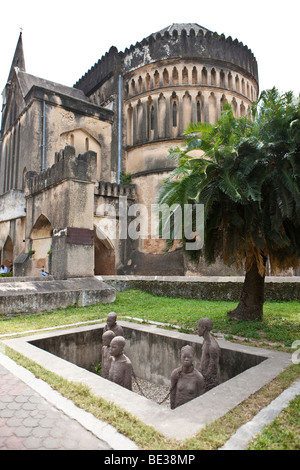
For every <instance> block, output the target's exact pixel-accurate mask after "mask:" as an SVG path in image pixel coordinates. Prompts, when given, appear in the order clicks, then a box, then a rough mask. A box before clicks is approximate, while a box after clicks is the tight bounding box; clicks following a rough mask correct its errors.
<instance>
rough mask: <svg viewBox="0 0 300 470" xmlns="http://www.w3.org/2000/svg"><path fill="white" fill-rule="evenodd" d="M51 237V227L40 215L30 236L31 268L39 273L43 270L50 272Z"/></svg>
mask: <svg viewBox="0 0 300 470" xmlns="http://www.w3.org/2000/svg"><path fill="white" fill-rule="evenodd" d="M52 235H53V227H52V225H51V223H50V221H49V220H48V219H47V217H45V216H44V215H40V217H39V218H38V219H37V221H36V223H35V224H34V226H33V228H32V230H31V234H30V253H31V257H32V260H33V268H36V269H38V270H39V271H40V270H41V269H42V268H44V270H45V271H46V272H48V273H50V272H51V249H52Z"/></svg>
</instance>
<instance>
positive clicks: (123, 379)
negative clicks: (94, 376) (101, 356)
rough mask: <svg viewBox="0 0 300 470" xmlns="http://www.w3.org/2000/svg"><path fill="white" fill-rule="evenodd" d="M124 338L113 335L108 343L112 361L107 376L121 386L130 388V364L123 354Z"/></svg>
mask: <svg viewBox="0 0 300 470" xmlns="http://www.w3.org/2000/svg"><path fill="white" fill-rule="evenodd" d="M124 347H125V338H123V336H115V338H113V339H112V341H111V343H110V354H111V356H112V361H111V365H110V369H109V375H108V378H109V380H110V381H112V382H115V383H116V384H118V385H121V386H122V387H125V388H128V390H132V364H131V361H130V359H129V358H128V357H127V356H125V354H124Z"/></svg>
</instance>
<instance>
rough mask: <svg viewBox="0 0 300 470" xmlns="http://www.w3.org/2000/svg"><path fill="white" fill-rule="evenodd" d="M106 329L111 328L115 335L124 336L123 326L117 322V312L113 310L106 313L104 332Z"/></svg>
mask: <svg viewBox="0 0 300 470" xmlns="http://www.w3.org/2000/svg"><path fill="white" fill-rule="evenodd" d="M108 330H112V331H113V332H114V334H115V335H116V336H124V333H123V328H122V327H121V326H120V325H118V324H117V314H116V313H115V312H110V313H109V314H108V315H107V318H106V325H105V327H104V330H103V332H104V333H105V332H106V331H108Z"/></svg>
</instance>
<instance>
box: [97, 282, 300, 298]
mask: <svg viewBox="0 0 300 470" xmlns="http://www.w3.org/2000/svg"><path fill="white" fill-rule="evenodd" d="M102 278H103V280H104V281H105V282H106V283H107V284H109V285H111V286H113V287H115V288H116V289H117V290H118V291H123V290H128V289H139V290H143V291H146V292H149V293H150V294H154V295H159V296H164V297H181V298H187V299H202V300H222V301H234V302H236V301H238V300H239V298H240V295H241V291H242V286H243V282H244V278H243V277H196V276H195V277H194V276H191V277H185V276H174V277H167V276H165V277H164V276H153V277H151V276H144V277H143V276H114V277H111V276H102ZM265 300H266V301H278V302H281V301H289V300H297V301H300V277H297V276H295V277H267V278H266V282H265Z"/></svg>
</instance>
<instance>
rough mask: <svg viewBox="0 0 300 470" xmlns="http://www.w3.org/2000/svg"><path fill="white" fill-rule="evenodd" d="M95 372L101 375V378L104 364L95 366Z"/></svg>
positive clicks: (100, 363)
mask: <svg viewBox="0 0 300 470" xmlns="http://www.w3.org/2000/svg"><path fill="white" fill-rule="evenodd" d="M94 369H95V372H96V374H97V375H100V377H101V369H102V362H99V363H98V364H97V365H96V366H95V368H94Z"/></svg>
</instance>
